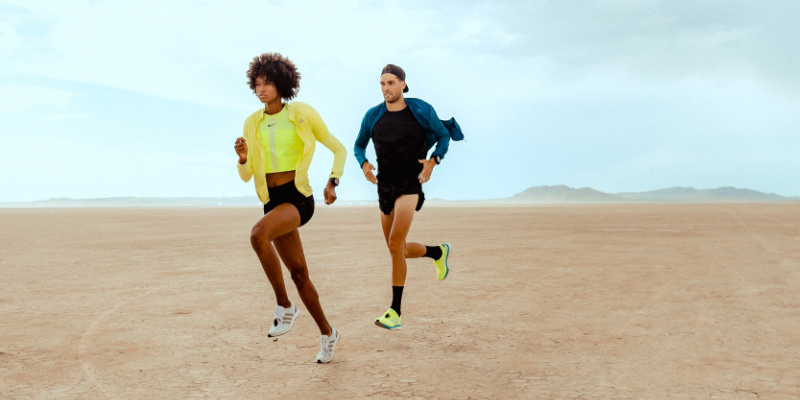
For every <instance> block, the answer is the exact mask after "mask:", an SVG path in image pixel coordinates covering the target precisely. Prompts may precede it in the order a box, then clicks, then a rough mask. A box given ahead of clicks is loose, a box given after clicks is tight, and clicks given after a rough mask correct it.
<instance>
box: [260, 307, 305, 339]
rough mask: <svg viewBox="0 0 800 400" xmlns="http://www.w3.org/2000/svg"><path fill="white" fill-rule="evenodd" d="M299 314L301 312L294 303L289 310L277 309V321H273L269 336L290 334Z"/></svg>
mask: <svg viewBox="0 0 800 400" xmlns="http://www.w3.org/2000/svg"><path fill="white" fill-rule="evenodd" d="M299 312H300V310H298V309H297V307H296V306H295V305H294V303H292V306H291V307H289V308H284V307H282V306H277V307H275V319H274V320H273V321H272V327H271V328H269V333H267V336H269V337H275V336H280V335H283V334H284V333H286V332H289V329H292V325H294V319H295V318H297V314H298V313H299Z"/></svg>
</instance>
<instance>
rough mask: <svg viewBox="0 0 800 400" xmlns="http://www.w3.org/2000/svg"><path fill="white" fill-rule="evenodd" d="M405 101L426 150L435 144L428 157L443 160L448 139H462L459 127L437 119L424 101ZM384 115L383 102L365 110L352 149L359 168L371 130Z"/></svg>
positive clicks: (384, 104)
mask: <svg viewBox="0 0 800 400" xmlns="http://www.w3.org/2000/svg"><path fill="white" fill-rule="evenodd" d="M405 101H406V105H407V106H408V108H409V109H410V110H411V114H413V115H414V118H415V119H416V120H417V122H419V123H420V125H422V128H423V129H424V130H425V137H426V139H427V140H428V149H430V148H431V147H433V145H434V144H436V148H435V149H434V150H433V153H431V155H430V157H434V156H439V157H440V158H442V159H444V155H445V154H446V153H447V147H448V146H449V145H450V139H453V140H462V139H464V134H463V133H461V127H460V126H459V125H458V122H456V119H455V118H450V119H449V120H447V121H442V120H440V119H439V116H438V115H436V110H434V109H433V106H431V105H430V104H428V103H426V102H425V101H423V100H420V99H415V98H406V99H405ZM385 113H386V103H385V102H383V103H381V104H378V105H377V106H375V107H372V108H370V109H369V110H367V114H366V115H364V119H363V120H362V121H361V130H360V131H359V132H358V137H357V138H356V145H355V147H354V148H353V151H354V153H355V156H356V159H357V160H358V165H359V166H361V165H364V163H365V162H366V161H367V154H366V152H367V144H369V140H370V139H371V138H372V130H373V129H374V128H375V124H376V123H378V120H379V119H381V117H382V116H383V114H385Z"/></svg>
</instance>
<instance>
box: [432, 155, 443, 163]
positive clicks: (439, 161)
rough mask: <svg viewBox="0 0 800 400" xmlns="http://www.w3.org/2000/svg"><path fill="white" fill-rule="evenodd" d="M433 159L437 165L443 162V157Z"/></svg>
mask: <svg viewBox="0 0 800 400" xmlns="http://www.w3.org/2000/svg"><path fill="white" fill-rule="evenodd" d="M431 158H432V159H433V161H436V165H439V163H441V162H442V157H441V156H433V157H431Z"/></svg>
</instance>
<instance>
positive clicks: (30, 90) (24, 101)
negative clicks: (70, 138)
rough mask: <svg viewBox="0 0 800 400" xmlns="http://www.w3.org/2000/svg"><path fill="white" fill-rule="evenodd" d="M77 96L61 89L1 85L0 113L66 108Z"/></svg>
mask: <svg viewBox="0 0 800 400" xmlns="http://www.w3.org/2000/svg"><path fill="white" fill-rule="evenodd" d="M76 96H77V95H76V94H75V93H72V92H69V91H66V90H61V89H51V88H46V87H38V86H21V85H15V84H8V83H6V84H0V113H5V114H19V113H22V112H24V111H28V110H32V109H35V108H37V107H51V106H57V107H59V108H65V107H66V106H68V105H69V104H70V103H71V102H72V100H73V99H74V98H75V97H76Z"/></svg>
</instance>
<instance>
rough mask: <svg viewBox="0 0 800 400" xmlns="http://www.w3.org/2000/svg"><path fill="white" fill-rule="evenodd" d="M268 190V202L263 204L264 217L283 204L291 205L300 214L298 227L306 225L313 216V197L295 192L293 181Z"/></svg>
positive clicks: (295, 187)
mask: <svg viewBox="0 0 800 400" xmlns="http://www.w3.org/2000/svg"><path fill="white" fill-rule="evenodd" d="M268 190H269V202H267V204H264V215H266V214H267V213H269V212H270V211H272V210H273V209H274V208H275V207H277V206H279V205H281V204H283V203H291V204H292V205H293V206H295V208H297V211H298V212H299V213H300V226H303V225H305V224H306V222H308V221H310V220H311V217H312V216H313V215H314V195H311V196H308V197H306V196H303V194H302V193H300V192H299V191H298V190H297V186H295V184H294V181H291V182H289V183H284V184H283V185H280V186H275V187H271V188H269V189H268Z"/></svg>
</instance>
